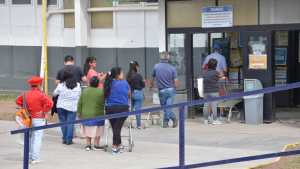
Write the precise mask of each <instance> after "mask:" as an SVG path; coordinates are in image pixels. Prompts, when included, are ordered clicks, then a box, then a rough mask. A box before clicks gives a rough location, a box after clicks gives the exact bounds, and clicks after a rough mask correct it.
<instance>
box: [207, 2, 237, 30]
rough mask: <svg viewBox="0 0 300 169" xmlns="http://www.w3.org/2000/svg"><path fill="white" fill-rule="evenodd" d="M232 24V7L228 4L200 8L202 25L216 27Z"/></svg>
mask: <svg viewBox="0 0 300 169" xmlns="http://www.w3.org/2000/svg"><path fill="white" fill-rule="evenodd" d="M232 26H233V7H232V6H230V5H226V6H218V7H204V8H202V27H203V28H218V27H232Z"/></svg>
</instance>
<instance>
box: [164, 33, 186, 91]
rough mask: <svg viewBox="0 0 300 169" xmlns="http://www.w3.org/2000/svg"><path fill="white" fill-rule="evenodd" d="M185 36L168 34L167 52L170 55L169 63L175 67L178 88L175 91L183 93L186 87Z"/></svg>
mask: <svg viewBox="0 0 300 169" xmlns="http://www.w3.org/2000/svg"><path fill="white" fill-rule="evenodd" d="M184 43H185V34H169V37H168V51H169V52H170V53H171V63H172V65H174V66H175V67H176V70H177V78H178V80H179V82H180V87H179V88H178V89H177V90H180V91H184V90H186V88H187V85H186V65H185V63H186V62H185V44H184Z"/></svg>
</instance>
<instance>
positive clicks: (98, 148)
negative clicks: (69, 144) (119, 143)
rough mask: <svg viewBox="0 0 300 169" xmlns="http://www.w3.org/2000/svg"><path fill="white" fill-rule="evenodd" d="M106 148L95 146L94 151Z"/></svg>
mask: <svg viewBox="0 0 300 169" xmlns="http://www.w3.org/2000/svg"><path fill="white" fill-rule="evenodd" d="M104 148H105V146H96V145H94V150H104Z"/></svg>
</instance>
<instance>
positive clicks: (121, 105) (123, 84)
mask: <svg viewBox="0 0 300 169" xmlns="http://www.w3.org/2000/svg"><path fill="white" fill-rule="evenodd" d="M104 96H105V101H106V106H105V110H106V114H115V113H121V112H128V111H129V96H130V87H129V84H128V83H127V81H126V80H124V73H123V71H122V69H121V68H120V67H115V68H112V69H111V71H110V74H109V75H108V76H107V77H106V80H105V83H104ZM126 118H127V117H121V118H114V119H110V120H109V121H110V124H111V127H112V131H113V145H112V153H113V154H118V153H120V151H121V144H122V141H121V129H122V126H123V124H124V121H125V120H126Z"/></svg>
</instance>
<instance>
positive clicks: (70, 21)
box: [64, 0, 75, 28]
mask: <svg viewBox="0 0 300 169" xmlns="http://www.w3.org/2000/svg"><path fill="white" fill-rule="evenodd" d="M64 9H74V0H64ZM64 27H65V28H75V15H74V13H66V14H64Z"/></svg>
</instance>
